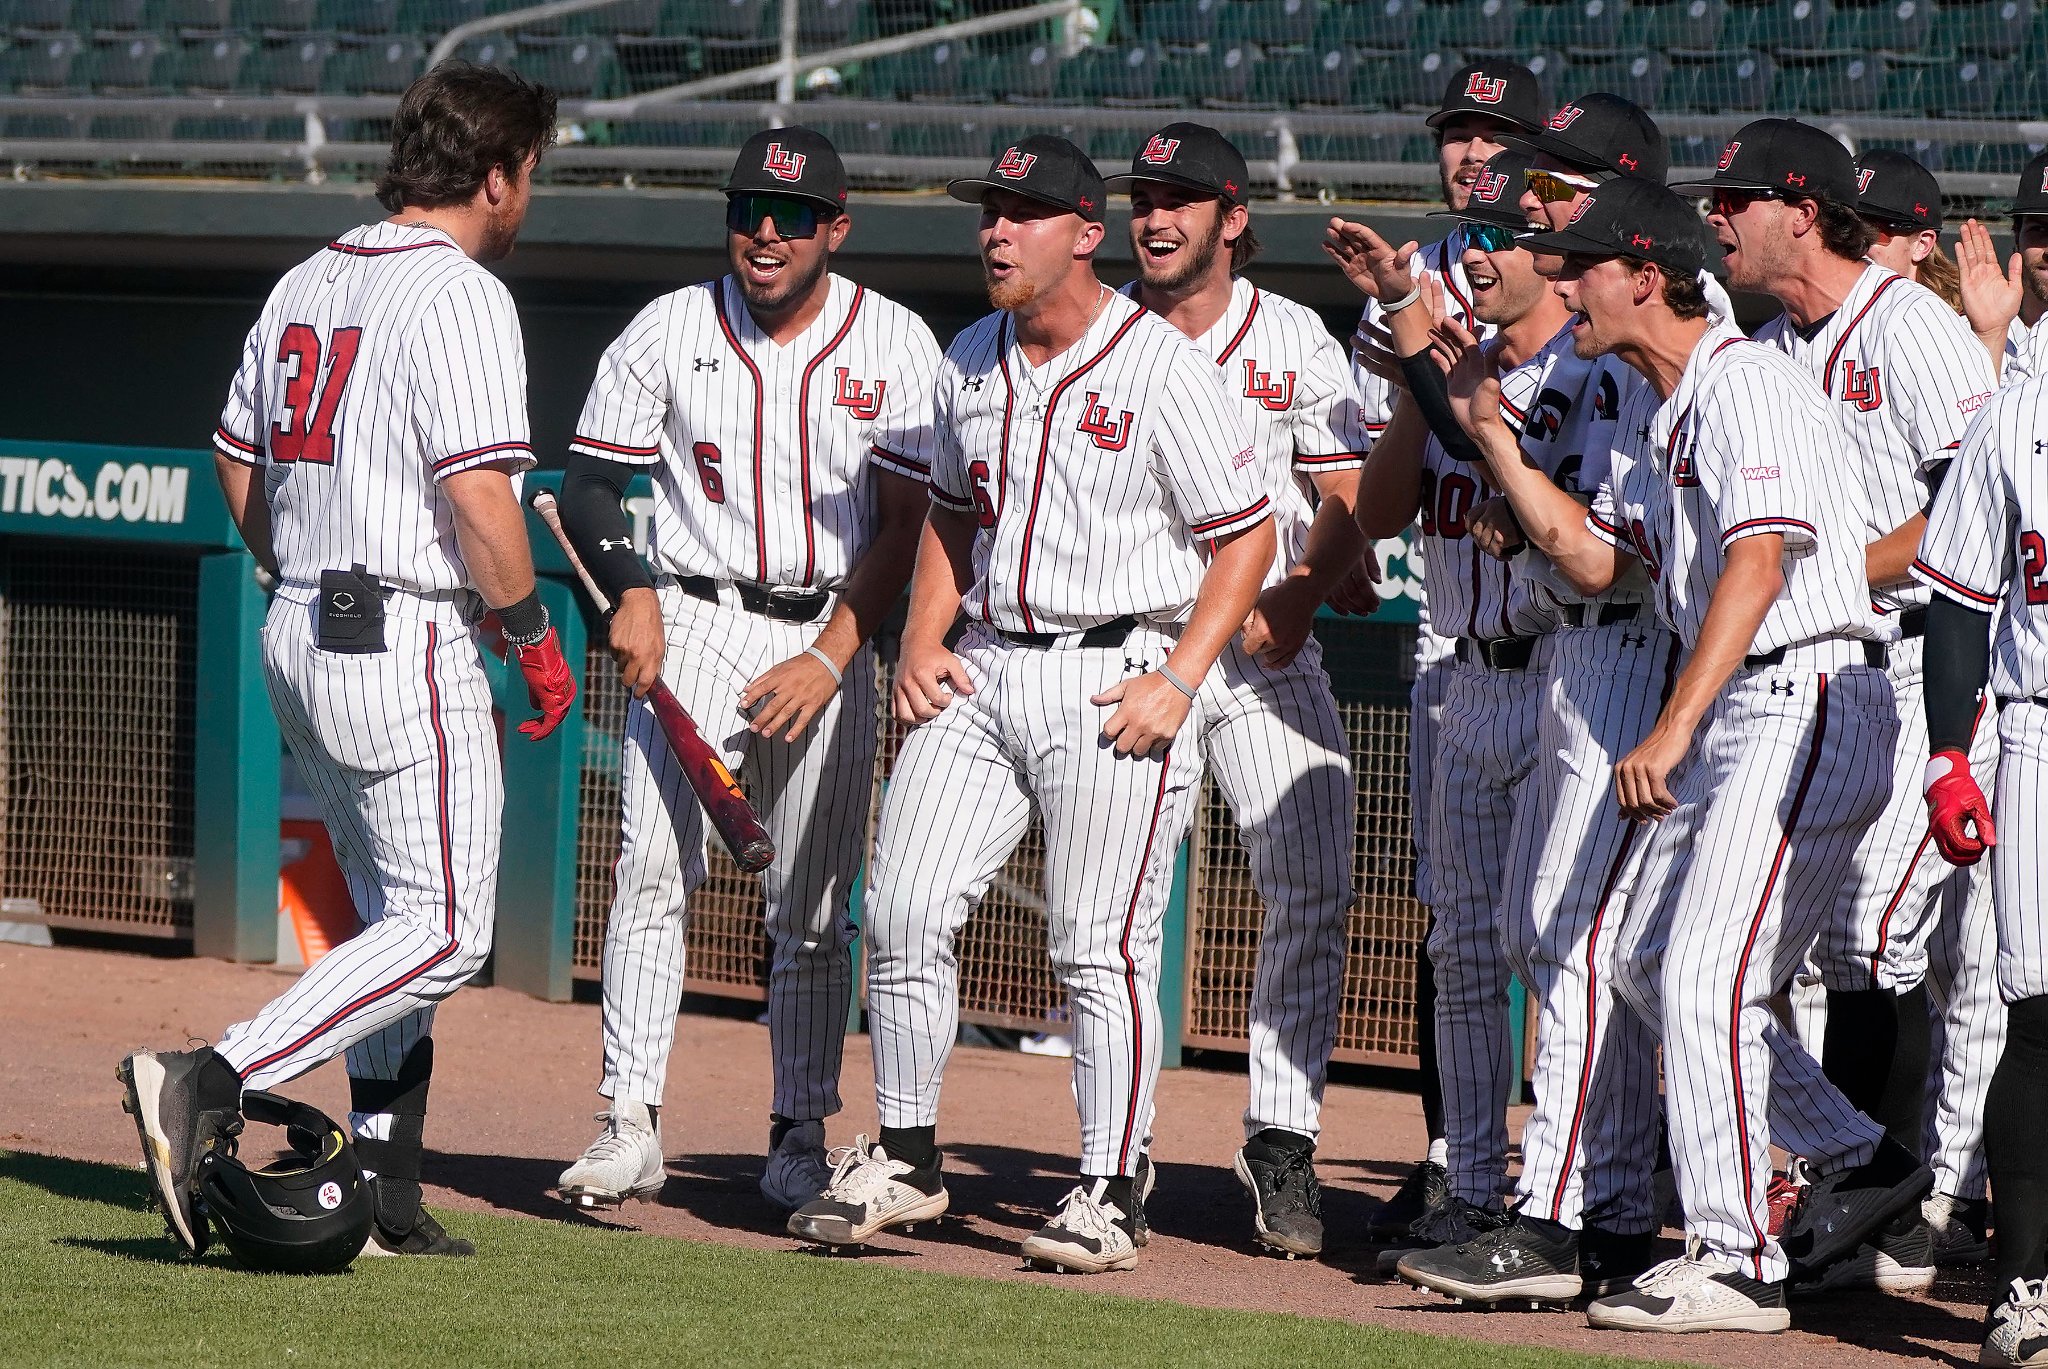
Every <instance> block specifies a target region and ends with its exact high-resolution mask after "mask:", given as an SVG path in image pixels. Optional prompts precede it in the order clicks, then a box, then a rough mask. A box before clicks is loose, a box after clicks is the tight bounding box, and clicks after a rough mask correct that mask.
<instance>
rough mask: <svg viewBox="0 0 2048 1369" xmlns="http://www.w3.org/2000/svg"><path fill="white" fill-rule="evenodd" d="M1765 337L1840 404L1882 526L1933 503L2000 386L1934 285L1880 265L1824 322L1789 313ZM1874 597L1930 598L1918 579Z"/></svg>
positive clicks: (1907, 603) (1890, 601)
mask: <svg viewBox="0 0 2048 1369" xmlns="http://www.w3.org/2000/svg"><path fill="white" fill-rule="evenodd" d="M1756 340H1757V341H1758V342H1761V343H1764V344H1765V345H1766V346H1770V347H1776V348H1777V349H1778V350H1779V351H1781V352H1783V353H1785V354H1786V355H1787V356H1789V357H1791V358H1792V359H1793V360H1794V361H1796V362H1798V363H1799V364H1800V365H1801V366H1802V367H1804V368H1805V369H1806V371H1807V373H1808V374H1810V375H1811V376H1812V377H1813V378H1814V379H1815V380H1817V381H1819V382H1820V387H1821V391H1822V392H1823V393H1824V394H1826V395H1827V396H1828V398H1830V399H1832V400H1835V401H1836V402H1837V403H1836V417H1837V418H1838V419H1839V420H1840V422H1841V426H1842V430H1843V431H1844V432H1845V433H1846V434H1847V435H1848V438H1849V450H1850V451H1851V452H1853V453H1854V454H1855V455H1856V456H1857V458H1858V461H1859V464H1860V466H1861V468H1862V472H1863V477H1864V485H1865V487H1866V489H1867V491H1868V493H1869V497H1870V512H1871V516H1872V518H1873V519H1874V520H1875V522H1876V527H1877V531H1879V532H1880V533H1883V532H1889V531H1891V530H1892V529H1893V528H1896V527H1898V526H1899V525H1900V524H1901V523H1904V522H1905V521H1906V520H1907V519H1909V518H1911V517H1912V516H1913V515H1914V514H1916V513H1919V512H1921V511H1922V510H1924V509H1925V508H1926V507H1927V500H1928V498H1929V496H1930V495H1932V494H1933V492H1934V491H1933V486H1932V485H1930V484H1929V483H1928V479H1927V473H1928V470H1929V468H1930V467H1932V466H1934V465H1936V464H1938V463H1940V462H1942V461H1946V460H1948V459H1949V458H1950V457H1952V456H1954V455H1955V448H1956V442H1957V440H1958V439H1960V438H1961V437H1962V434H1963V426H1964V425H1965V424H1966V423H1968V422H1969V421H1970V415H1972V414H1974V413H1975V412H1976V411H1977V410H1978V408H1979V407H1981V406H1982V405H1983V403H1984V401H1985V399H1986V398H1987V397H1988V396H1989V395H1990V393H1991V388H1992V376H1991V374H1990V371H1989V369H1988V367H1987V366H1986V365H1985V358H1984V348H1983V347H1982V346H1981V345H1979V344H1978V342H1977V339H1976V338H1975V337H1974V336H1973V335H1972V334H1971V332H1970V329H1969V325H1968V324H1966V323H1964V322H1963V320H1962V319H1961V318H1959V317H1958V316H1957V314H1956V311H1955V310H1953V309H1951V308H1949V307H1948V305H1946V304H1944V303H1943V302H1942V300H1941V297H1940V296H1939V295H1936V294H1935V293H1934V292H1933V291H1932V290H1929V289H1928V288H1927V287H1926V286H1924V285H1918V284H1916V283H1914V282H1913V281H1909V280H1907V279H1906V278H1905V277H1903V276H1901V275H1899V274H1897V273H1896V272H1893V271H1888V270H1886V269H1885V268H1884V267H1882V266H1879V265H1877V264H1876V263H1874V262H1873V263H1870V264H1867V265H1866V266H1865V267H1864V268H1863V274H1862V276H1860V277H1859V278H1858V279H1857V281H1856V284H1855V285H1854V286H1853V287H1852V288H1851V289H1850V291H1849V293H1848V295H1847V296H1846V297H1845V298H1844V299H1843V300H1842V305H1841V307H1840V308H1839V309H1837V310H1835V312H1834V313H1832V314H1830V315H1828V316H1827V317H1826V318H1825V319H1822V320H1821V321H1820V322H1819V323H1818V324H1817V325H1815V326H1814V327H1812V328H1807V329H1801V328H1797V327H1795V326H1794V325H1793V323H1792V320H1791V319H1790V318H1788V317H1786V316H1785V315H1783V314H1780V315H1779V316H1778V317H1777V318H1774V319H1772V320H1771V321H1770V322H1769V323H1766V324H1765V325H1764V326H1763V327H1762V328H1759V329H1758V330H1757V332H1756ZM1872 594H1873V596H1874V597H1875V599H1876V602H1877V603H1878V604H1879V605H1880V606H1882V607H1883V608H1884V609H1885V610H1886V611H1887V612H1896V611H1898V610H1899V609H1903V608H1910V607H1912V606H1914V605H1917V604H1924V603H1926V602H1927V590H1926V589H1925V588H1924V587H1922V586H1920V585H1917V584H1901V585H1892V586H1889V587H1887V588H1884V589H1879V590H1873V591H1872Z"/></svg>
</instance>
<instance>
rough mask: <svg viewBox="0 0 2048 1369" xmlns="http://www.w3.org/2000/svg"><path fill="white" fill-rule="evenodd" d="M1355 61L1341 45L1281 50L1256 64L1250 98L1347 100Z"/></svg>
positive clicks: (1286, 102)
mask: <svg viewBox="0 0 2048 1369" xmlns="http://www.w3.org/2000/svg"><path fill="white" fill-rule="evenodd" d="M1356 65H1357V59H1356V58H1354V57H1353V56H1352V55H1351V50H1350V49H1349V48H1344V47H1331V48H1321V49H1316V48H1311V49H1309V50H1307V51H1304V52H1291V53H1283V54H1282V55H1280V56H1278V57H1275V58H1272V59H1270V60H1269V61H1267V62H1266V63H1265V64H1264V65H1262V66H1261V67H1260V68H1259V70H1258V72H1257V74H1256V77H1255V85H1254V88H1253V90H1252V101H1253V103H1255V104H1261V105H1278V106H1282V107H1286V106H1293V105H1303V106H1308V107H1311V108H1314V107H1317V106H1325V107H1327V106H1334V105H1344V104H1348V103H1349V102H1350V99H1351V74H1352V68H1353V67H1354V66H1356Z"/></svg>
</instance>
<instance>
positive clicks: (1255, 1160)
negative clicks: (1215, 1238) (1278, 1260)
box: [1233, 1133, 1323, 1260]
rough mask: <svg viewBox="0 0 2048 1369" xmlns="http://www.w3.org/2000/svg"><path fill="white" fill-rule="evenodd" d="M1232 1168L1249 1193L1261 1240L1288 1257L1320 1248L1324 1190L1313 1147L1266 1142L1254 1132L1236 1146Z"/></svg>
mask: <svg viewBox="0 0 2048 1369" xmlns="http://www.w3.org/2000/svg"><path fill="white" fill-rule="evenodd" d="M1262 1134H1263V1133H1262ZM1301 1139H1302V1140H1304V1141H1305V1140H1306V1139H1307V1138H1306V1137H1303V1138H1301ZM1233 1168H1235V1169H1236V1170H1237V1181H1238V1182H1239V1183H1241V1184H1243V1185H1244V1187H1245V1192H1247V1193H1249V1194H1251V1197H1252V1227H1253V1229H1254V1231H1255V1232H1256V1233H1257V1239H1258V1242H1259V1244H1260V1245H1262V1246H1265V1247H1266V1248H1267V1249H1268V1250H1276V1251H1278V1252H1279V1253H1280V1254H1282V1255H1285V1256H1286V1257H1287V1258H1288V1259H1290V1260H1291V1259H1294V1258H1295V1257H1297V1256H1301V1255H1307V1256H1310V1257H1314V1256H1317V1255H1320V1254H1322V1253H1323V1190H1322V1186H1321V1185H1320V1184H1318V1183H1317V1182H1316V1167H1315V1151H1314V1149H1313V1148H1312V1147H1299V1148H1298V1147H1296V1146H1293V1145H1287V1146H1274V1145H1268V1144H1266V1143H1265V1142H1263V1141H1261V1140H1260V1139H1259V1138H1258V1137H1257V1136H1254V1137H1253V1138H1252V1139H1250V1140H1249V1141H1246V1142H1245V1143H1244V1146H1243V1148H1242V1149H1240V1150H1239V1151H1238V1152H1237V1158H1236V1160H1235V1161H1234V1162H1233Z"/></svg>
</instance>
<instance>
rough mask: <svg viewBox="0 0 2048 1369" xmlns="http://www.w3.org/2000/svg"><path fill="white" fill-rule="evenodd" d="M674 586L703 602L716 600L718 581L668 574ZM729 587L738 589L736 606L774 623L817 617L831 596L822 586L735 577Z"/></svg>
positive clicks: (801, 620) (695, 576) (812, 620)
mask: <svg viewBox="0 0 2048 1369" xmlns="http://www.w3.org/2000/svg"><path fill="white" fill-rule="evenodd" d="M669 578H670V579H671V580H673V581H675V585H676V588H677V589H679V590H681V591H682V592H683V593H685V594H687V595H689V596H690V597H691V598H692V599H702V600H703V601H704V602H705V603H707V604H715V603H717V602H718V582H717V581H716V580H714V579H712V578H711V577H710V576H708V575H672V576H670V577H669ZM732 587H733V588H734V589H735V590H737V591H738V592H739V596H740V607H741V608H743V609H745V610H746V611H747V612H749V613H756V614H759V615H760V616H761V617H763V618H773V619H774V620H775V621H777V622H778V623H809V622H814V621H816V620H817V617H818V615H819V614H821V613H823V612H824V611H825V605H826V604H827V603H829V602H831V599H832V595H831V593H830V592H829V591H826V590H822V589H792V588H790V587H789V586H787V585H757V584H755V583H753V582H752V581H751V580H735V581H733V582H732Z"/></svg>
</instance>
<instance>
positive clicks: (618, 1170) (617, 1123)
mask: <svg viewBox="0 0 2048 1369" xmlns="http://www.w3.org/2000/svg"><path fill="white" fill-rule="evenodd" d="M597 1120H598V1121H600V1122H603V1123H605V1124H606V1125H605V1129H604V1134H603V1135H602V1136H599V1137H598V1138H597V1139H596V1140H595V1141H592V1142H591V1143H590V1149H588V1150H586V1151H584V1152H583V1157H582V1158H581V1159H579V1160H578V1161H577V1162H576V1163H575V1164H573V1165H570V1166H569V1167H568V1168H567V1169H565V1170H563V1171H562V1177H561V1178H560V1179H558V1180H557V1181H556V1182H555V1190H556V1192H558V1193H560V1194H561V1195H562V1201H563V1202H565V1203H567V1204H569V1205H570V1206H571V1207H580V1208H606V1207H619V1206H622V1205H623V1204H624V1203H625V1202H626V1200H627V1199H629V1198H638V1199H641V1200H642V1201H649V1200H651V1199H653V1198H654V1197H656V1196H657V1195H658V1194H659V1193H660V1192H661V1190H662V1186H663V1185H664V1184H666V1183H667V1182H668V1173H667V1171H666V1170H665V1169H664V1168H663V1167H662V1158H661V1128H660V1126H659V1124H658V1123H657V1122H656V1121H655V1119H654V1115H653V1113H652V1112H651V1111H650V1110H649V1108H648V1106H647V1105H646V1104H645V1103H635V1102H633V1101H631V1100H630V1099H620V1100H618V1101H616V1102H614V1103H613V1104H612V1106H611V1110H610V1111H609V1112H600V1113H599V1114H597Z"/></svg>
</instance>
